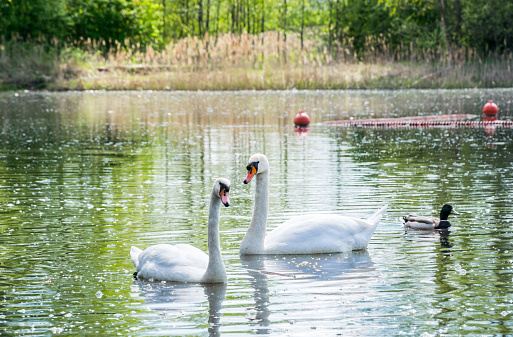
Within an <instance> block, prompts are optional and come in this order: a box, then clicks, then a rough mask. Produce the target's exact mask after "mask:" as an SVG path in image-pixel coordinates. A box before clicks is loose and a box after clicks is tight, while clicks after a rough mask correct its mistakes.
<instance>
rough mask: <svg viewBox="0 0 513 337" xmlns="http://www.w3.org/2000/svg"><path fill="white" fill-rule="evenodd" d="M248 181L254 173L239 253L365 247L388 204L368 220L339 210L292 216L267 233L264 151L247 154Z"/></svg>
mask: <svg viewBox="0 0 513 337" xmlns="http://www.w3.org/2000/svg"><path fill="white" fill-rule="evenodd" d="M246 169H247V170H248V175H247V176H246V179H244V183H245V184H247V183H249V182H250V181H251V179H252V178H253V177H254V176H255V175H256V193H255V208H254V211H253V219H252V220H251V224H250V225H249V229H248V231H247V232H246V235H245V236H244V239H243V240H242V242H241V245H240V253H241V254H243V255H244V254H315V253H336V252H344V251H351V250H360V249H365V248H367V245H368V243H369V241H370V238H371V236H372V233H373V232H374V229H375V228H376V226H377V225H378V223H379V221H380V220H381V217H382V215H383V213H384V212H385V210H386V209H387V206H386V205H385V206H384V207H383V208H381V209H380V210H379V211H377V212H376V213H374V214H373V215H371V216H370V217H369V218H368V219H367V220H364V219H359V218H355V217H349V216H342V215H338V214H307V215H301V216H296V217H293V218H291V219H289V220H287V221H285V222H284V223H283V224H281V225H279V226H278V227H277V228H275V229H274V230H273V231H271V232H270V233H269V234H267V236H266V227H267V212H268V209H269V162H268V160H267V157H266V156H265V155H263V154H255V155H253V156H251V158H249V164H248V166H247V167H246Z"/></svg>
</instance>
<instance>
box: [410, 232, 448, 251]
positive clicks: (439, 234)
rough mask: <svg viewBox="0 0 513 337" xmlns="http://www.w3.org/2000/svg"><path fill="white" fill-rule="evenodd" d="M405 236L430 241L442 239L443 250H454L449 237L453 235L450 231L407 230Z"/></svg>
mask: <svg viewBox="0 0 513 337" xmlns="http://www.w3.org/2000/svg"><path fill="white" fill-rule="evenodd" d="M404 234H405V235H418V236H419V237H423V238H427V239H429V240H432V239H433V238H436V237H438V238H439V239H440V246H441V247H442V248H452V246H453V244H452V243H451V241H450V240H449V235H451V230H450V229H432V230H414V229H409V228H406V229H405V231H404Z"/></svg>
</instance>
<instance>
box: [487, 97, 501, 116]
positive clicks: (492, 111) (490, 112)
mask: <svg viewBox="0 0 513 337" xmlns="http://www.w3.org/2000/svg"><path fill="white" fill-rule="evenodd" d="M498 112H499V108H498V107H497V104H495V103H494V102H492V101H491V100H490V101H488V103H486V104H485V105H484V107H483V113H484V114H485V115H486V116H497V113H498Z"/></svg>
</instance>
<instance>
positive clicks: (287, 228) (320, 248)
mask: <svg viewBox="0 0 513 337" xmlns="http://www.w3.org/2000/svg"><path fill="white" fill-rule="evenodd" d="M376 225H377V222H376V223H375V224H374V223H370V222H369V221H367V220H363V219H359V218H354V217H348V216H341V215H336V214H309V215H303V216H296V217H293V218H291V219H290V220H287V221H285V222H284V223H283V224H281V225H280V226H278V227H277V228H275V229H274V230H273V231H271V232H270V233H269V234H268V235H267V236H266V238H265V251H266V253H267V254H308V253H333V252H343V251H351V250H359V249H365V248H366V247H367V244H368V243H369V240H370V237H371V236H372V233H373V232H374V229H375V228H376Z"/></svg>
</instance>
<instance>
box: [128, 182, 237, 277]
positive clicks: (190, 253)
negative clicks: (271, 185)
mask: <svg viewBox="0 0 513 337" xmlns="http://www.w3.org/2000/svg"><path fill="white" fill-rule="evenodd" d="M229 190H230V181H229V180H228V179H224V178H219V179H217V180H216V182H215V183H214V187H213V189H212V195H211V199H210V211H209V220H208V250H209V255H207V254H205V253H204V252H203V251H201V250H200V249H198V248H196V247H194V246H191V245H188V244H177V245H169V244H158V245H154V246H150V247H148V248H146V249H145V250H141V249H139V248H137V247H135V246H133V247H132V248H131V250H130V259H131V260H132V262H133V263H134V266H135V270H136V275H137V277H138V278H142V279H147V280H153V281H172V282H191V283H224V282H226V279H227V278H226V271H225V268H224V264H223V261H222V257H221V247H220V240H219V211H220V204H221V203H223V204H224V205H225V206H228V205H229V196H228V192H229Z"/></svg>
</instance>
